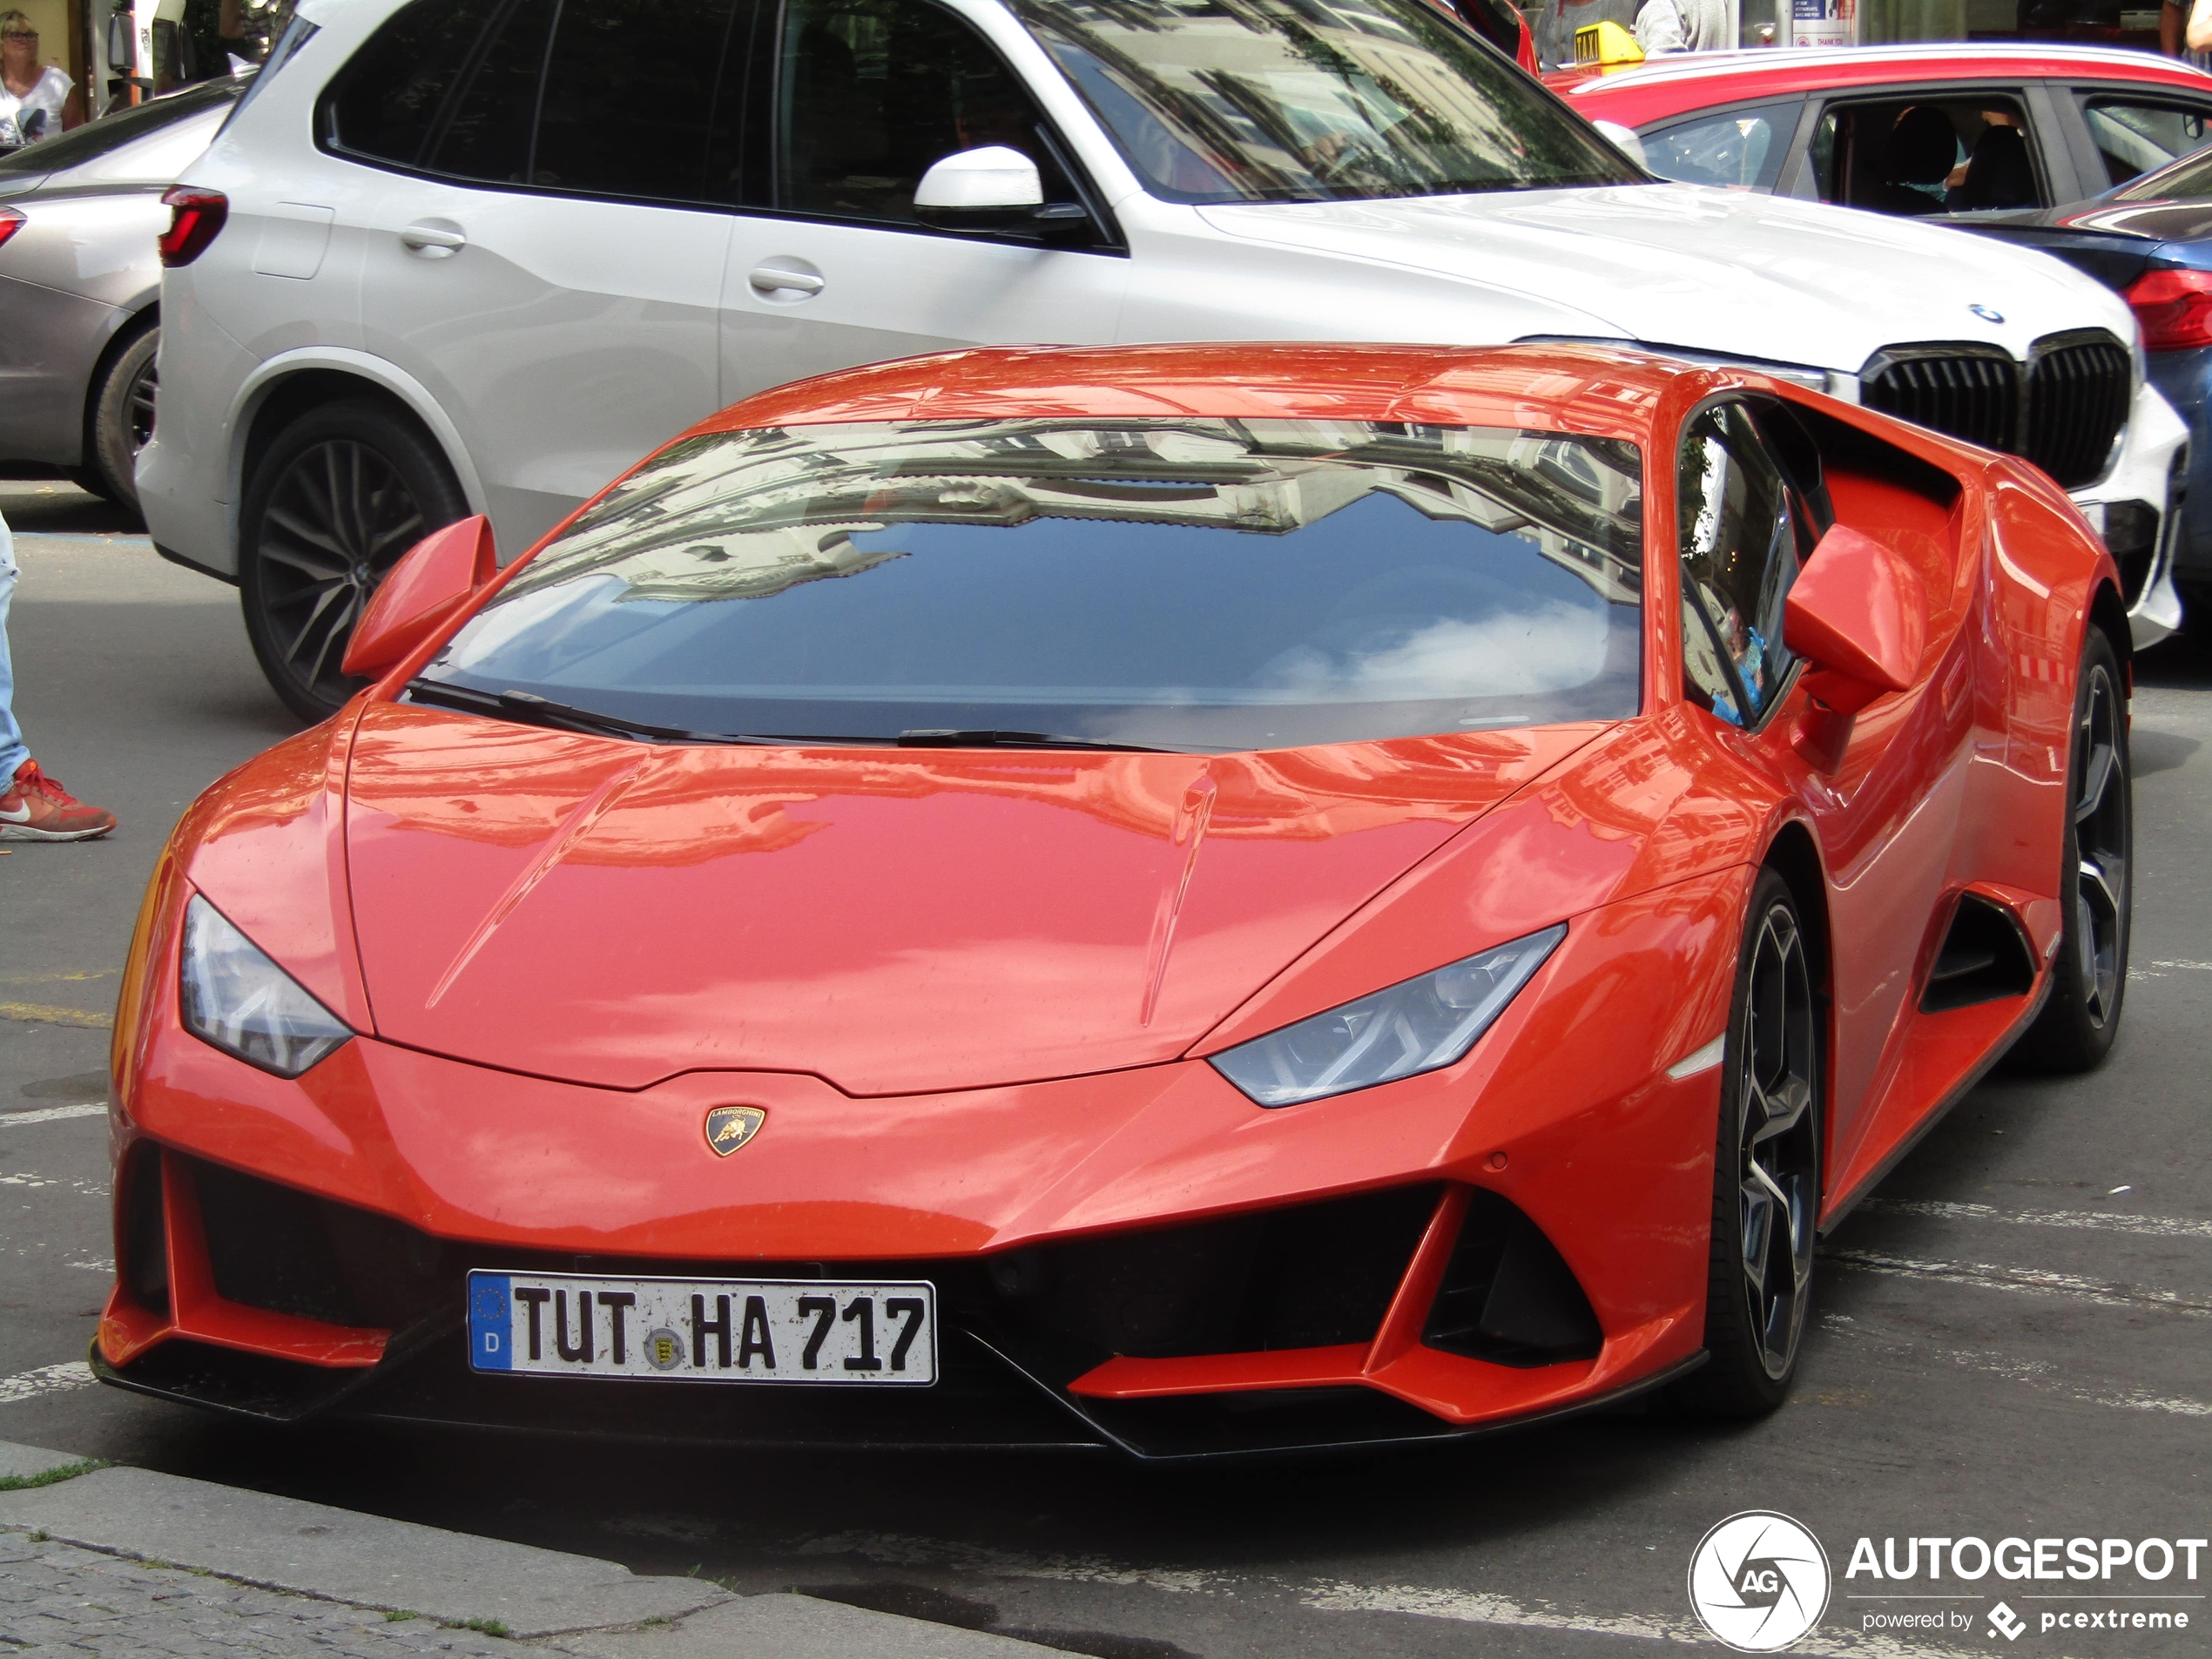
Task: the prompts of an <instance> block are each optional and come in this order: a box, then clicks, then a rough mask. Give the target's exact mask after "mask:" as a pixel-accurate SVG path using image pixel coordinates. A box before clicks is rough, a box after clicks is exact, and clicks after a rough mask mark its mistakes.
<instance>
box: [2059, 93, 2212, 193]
mask: <svg viewBox="0 0 2212 1659" xmlns="http://www.w3.org/2000/svg"><path fill="white" fill-rule="evenodd" d="M2053 91H2054V96H2055V97H2056V98H2058V99H2059V100H2060V101H2061V102H2066V101H2069V100H2070V101H2071V103H2072V105H2073V106H2074V110H2075V111H2078V112H2079V115H2080V133H2079V136H2078V138H2077V140H2076V146H2075V147H2076V154H2075V157H2074V167H2075V171H2076V172H2079V173H2080V174H2081V176H2082V177H2083V179H2085V180H2086V182H2087V188H2086V189H2085V190H2084V191H2083V192H2082V193H2083V194H2084V195H2096V194H2098V193H2100V192H2103V191H2105V190H2107V189H2110V188H2111V187H2112V186H2114V185H2124V184H2126V183H2127V182H2128V180H2129V179H2135V178H2139V177H2141V175H2142V174H2144V173H2147V172H2150V171H2151V169H2153V168H2154V167H2162V166H2164V165H2166V164H2167V163H2168V162H2169V161H2174V160H2178V159H2179V158H2181V157H2182V156H2186V155H2193V154H2195V152H2197V151H2199V150H2202V149H2203V148H2204V147H2205V146H2206V145H2212V98H2191V97H2189V96H2188V94H2187V93H2185V92H2168V91H2165V90H2164V89H2163V88H2160V89H2156V90H2154V89H2151V88H2148V87H2144V88H2140V89H2138V88H2133V87H2124V86H2115V85H2111V84H2107V85H2102V86H2074V87H2068V88H2054V89H2053Z"/></svg>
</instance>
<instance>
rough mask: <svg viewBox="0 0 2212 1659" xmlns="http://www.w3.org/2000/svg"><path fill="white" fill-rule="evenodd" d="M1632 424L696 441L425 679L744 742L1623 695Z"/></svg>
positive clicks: (1236, 745)
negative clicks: (1624, 438) (1591, 433)
mask: <svg viewBox="0 0 2212 1659" xmlns="http://www.w3.org/2000/svg"><path fill="white" fill-rule="evenodd" d="M1640 479H1641V471H1640V463H1639V457H1638V452H1637V450H1636V448H1635V446H1634V445H1633V444H1629V443H1625V442H1619V441H1616V440H1608V439H1575V438H1563V437H1561V436H1559V435H1556V434H1552V433H1542V432H1516V431H1507V430H1494V429H1489V428H1447V427H1404V426H1378V425H1368V424H1364V423H1359V422H1351V421H1340V422H1312V421H1217V420H1182V421H1171V422H1158V421H1110V422H1099V421H1085V422H1069V421H1039V420H1028V421H988V422H962V423H957V424H953V423H921V422H910V423H900V424H895V425H867V426H860V425H853V426H819V427H799V428H785V429H775V428H769V429H765V430H756V431H744V432H732V433H726V434H718V435H713V436H710V437H700V438H693V439H689V440H686V441H685V442H681V443H678V444H677V445H674V446H672V447H671V448H669V449H668V450H666V451H664V453H663V454H661V455H658V456H656V457H655V458H653V459H652V460H651V461H650V462H647V463H646V464H645V466H644V468H642V469H640V470H639V471H638V472H637V473H636V474H635V475H632V476H631V477H630V478H629V479H627V480H625V481H624V482H623V483H622V484H621V485H620V486H618V487H617V489H615V490H614V492H613V493H612V494H611V495H610V496H608V497H607V499H606V500H604V502H600V503H599V504H598V505H597V507H595V508H593V509H591V510H590V512H589V513H588V514H586V515H585V516H583V518H581V519H579V520H578V521H577V523H576V525H575V526H574V527H573V528H572V529H570V532H569V533H568V534H567V535H566V536H563V537H562V538H561V539H560V540H559V541H557V542H555V543H552V544H551V545H550V546H549V547H547V548H546V549H545V550H544V551H543V552H542V553H540V554H539V555H538V556H537V557H536V560H535V561H534V562H533V563H531V564H530V565H529V567H528V568H527V569H525V570H523V572H522V573H521V574H520V576H518V577H516V580H515V581H514V582H513V583H511V584H510V585H509V586H508V587H507V588H506V590H504V591H503V592H502V593H501V595H500V596H499V597H498V598H497V599H496V601H495V602H494V603H493V604H490V605H488V606H487V607H486V608H485V609H484V610H482V612H480V613H479V614H478V615H477V616H476V617H474V618H473V619H472V620H471V621H470V622H469V624H468V625H467V626H466V627H465V628H463V629H462V631H461V632H460V633H459V634H458V635H457V636H455V638H454V640H453V642H452V643H451V644H449V645H448V647H447V648H446V650H445V651H444V652H443V653H442V655H441V656H440V657H439V658H437V660H436V661H435V663H433V664H431V666H430V667H429V669H428V671H427V672H426V676H425V678H428V679H431V680H434V681H442V682H445V683H447V684H449V685H459V686H462V687H466V688H469V689H471V690H474V691H482V692H489V693H492V694H495V695H496V694H497V693H500V692H502V691H522V692H524V693H527V694H529V695H530V696H535V697H539V698H547V699H550V700H551V701H553V702H556V703H559V704H563V705H568V706H569V707H570V708H571V709H584V710H589V711H591V712H593V713H596V714H600V715H606V716H611V717H614V718H619V719H622V720H626V721H631V722H635V723H638V724H641V725H654V726H659V727H664V728H674V729H676V730H678V731H683V732H710V733H718V734H723V735H733V734H739V733H745V734H753V735H765V736H774V737H821V738H849V739H853V740H860V741H874V742H889V741H896V740H897V739H899V738H900V737H901V736H902V735H908V734H912V733H915V732H942V731H946V730H948V729H949V730H955V731H968V732H973V731H978V730H981V731H992V732H1035V733H1042V734H1046V735H1049V736H1051V737H1055V738H1076V739H1080V740H1082V741H1085V742H1093V743H1104V744H1127V745H1141V746H1143V747H1148V748H1173V749H1192V750H1224V751H1225V750H1238V749H1255V748H1275V747H1282V746H1287V745H1299V744H1311V743H1325V742H1337V741H1349V740H1352V739H1359V738H1390V737H1400V736H1409V735H1413V734H1416V733H1434V732H1458V731H1464V730H1470V729H1477V728H1482V727H1489V726H1499V725H1534V724H1539V723H1541V722H1546V721H1553V720H1568V719H1592V718H1620V717H1623V716H1627V715H1629V714H1633V713H1634V712H1635V709H1636V705H1637V698H1638V670H1639V667H1640V663H1641V628H1640V616H1641V611H1640V604H1639V598H1638V594H1639V590H1640V571H1641V567H1642V529H1641V523H1642V513H1641V502H1640V499H1639V498H1640V496H1641V483H1640Z"/></svg>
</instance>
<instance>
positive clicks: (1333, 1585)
mask: <svg viewBox="0 0 2212 1659" xmlns="http://www.w3.org/2000/svg"><path fill="white" fill-rule="evenodd" d="M632 1524H633V1525H634V1524H635V1522H634V1521H633V1523H632ZM799 1553H800V1554H808V1555H860V1556H863V1557H865V1558H866V1559H867V1560H870V1561H880V1562H883V1563H886V1564H898V1565H903V1566H910V1567H931V1568H952V1569H954V1571H958V1572H967V1573H974V1574H978V1575H992V1576H996V1577H1001V1578H1023V1579H1048V1580H1054V1581H1060V1582H1062V1583H1082V1584H1116V1585H1130V1586H1136V1587H1138V1588H1145V1589H1154V1590H1165V1591H1168V1592H1170V1593H1171V1594H1175V1595H1227V1596H1236V1595H1250V1594H1251V1593H1252V1592H1253V1591H1254V1590H1255V1589H1272V1590H1278V1591H1281V1592H1284V1593H1285V1594H1287V1595H1291V1596H1292V1597H1293V1598H1295V1599H1296V1600H1297V1601H1298V1602H1300V1603H1301V1604H1302V1605H1304V1606H1305V1607H1309V1608H1314V1609H1315V1610H1317V1611H1319V1612H1328V1613H1397V1614H1405V1615H1411V1616H1413V1617H1415V1618H1426V1619H1448V1620H1451V1621H1453V1622H1457V1623H1461V1624H1481V1625H1490V1626H1495V1627H1502V1628H1506V1629H1524V1630H1572V1631H1575V1632H1576V1633H1578V1634H1582V1635H1608V1636H1629V1637H1633V1638H1635V1639H1636V1640H1638V1641H1643V1642H1676V1643H1682V1644H1685V1645H1692V1646H1698V1647H1706V1648H1711V1647H1715V1646H1716V1643H1715V1642H1713V1640H1712V1638H1711V1637H1710V1636H1709V1635H1706V1634H1705V1632H1704V1630H1703V1629H1702V1628H1701V1627H1699V1626H1698V1625H1696V1623H1694V1622H1691V1621H1689V1620H1688V1619H1683V1618H1669V1617H1663V1616H1649V1617H1646V1616H1640V1615H1635V1614H1626V1615H1614V1614H1601V1613H1579V1612H1574V1611H1569V1610H1566V1609H1562V1608H1556V1607H1554V1606H1551V1605H1550V1604H1548V1603H1544V1602H1536V1603H1533V1604H1531V1603H1524V1602H1517V1601H1515V1600H1514V1599H1513V1598H1512V1597H1511V1596H1507V1595H1492V1594H1488V1593H1485V1592H1482V1591H1475V1590H1455V1589H1439V1588H1433V1587H1430V1586H1426V1585H1419V1584H1356V1583H1352V1582H1351V1581H1347V1580H1342V1579H1315V1580H1307V1581H1303V1582H1292V1581H1287V1580H1285V1579H1281V1578H1278V1577H1276V1576H1274V1575H1271V1574H1264V1573H1263V1574H1231V1573H1218V1572H1207V1571H1190V1570H1185V1569H1179V1568H1146V1567H1130V1566H1127V1565H1124V1564H1123V1563H1120V1562H1116V1561H1108V1560H1106V1559H1104V1558H1103V1557H1101V1556H1095V1555H1031V1554H1025V1553H1023V1552H1022V1551H1019V1550H1009V1549H996V1548H990V1547H988V1546H986V1545H977V1544H956V1543H943V1542H940V1541H936V1540H934V1539H923V1538H915V1537H911V1536H907V1535H904V1534H896V1533H836V1534H830V1535H828V1536H826V1537H821V1538H816V1539H811V1540H809V1541H807V1542H806V1543H805V1544H803V1545H801V1546H800V1548H799ZM1791 1651H1792V1652H1795V1653H1808V1654H1816V1655H1819V1656H1823V1659H1962V1655H1961V1652H1960V1650H1959V1649H1945V1648H1934V1647H1930V1646H1927V1645H1926V1644H1925V1643H1921V1642H1911V1643H1907V1642H1900V1641H1898V1640H1896V1639H1895V1638H1893V1637H1892V1636H1889V1635H1884V1634H1879V1633H1877V1634H1872V1635H1861V1634H1859V1633H1858V1632H1857V1631H1854V1630H1848V1629H1826V1630H1820V1629H1816V1630H1814V1631H1813V1632H1811V1634H1810V1635H1806V1636H1804V1637H1802V1638H1800V1639H1799V1640H1798V1642H1797V1643H1796V1645H1795V1646H1794V1647H1793V1648H1792V1649H1791Z"/></svg>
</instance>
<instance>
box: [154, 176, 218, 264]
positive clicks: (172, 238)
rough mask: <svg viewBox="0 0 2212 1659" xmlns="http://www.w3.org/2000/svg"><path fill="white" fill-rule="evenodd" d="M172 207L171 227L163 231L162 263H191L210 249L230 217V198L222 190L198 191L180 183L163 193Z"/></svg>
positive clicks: (165, 204)
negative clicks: (208, 247) (216, 235)
mask: <svg viewBox="0 0 2212 1659" xmlns="http://www.w3.org/2000/svg"><path fill="white" fill-rule="evenodd" d="M161 200H162V205H163V206H165V207H167V208H168V210H169V228H168V229H167V230H165V231H164V232H162V233H161V238H160V241H161V262H162V263H163V264H164V265H170V266H176V265H190V264H191V263H192V261H193V260H196V259H198V258H199V256H200V255H201V254H202V253H206V251H207V245H208V244H209V243H210V242H212V241H213V240H214V239H215V233H216V232H218V231H219V230H221V229H222V228H223V221H224V220H225V219H228V218H229V217H230V212H231V202H230V198H229V197H227V196H226V195H224V194H223V192H221V191H219V190H194V189H192V187H191V186H190V185H177V186H176V187H175V188H173V189H172V190H171V191H170V192H168V193H167V194H166V195H165V196H163V197H162V199H161Z"/></svg>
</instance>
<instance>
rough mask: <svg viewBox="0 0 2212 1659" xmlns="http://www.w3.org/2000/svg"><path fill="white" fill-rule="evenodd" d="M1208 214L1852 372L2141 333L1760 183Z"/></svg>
mask: <svg viewBox="0 0 2212 1659" xmlns="http://www.w3.org/2000/svg"><path fill="white" fill-rule="evenodd" d="M1198 211H1199V212H1201V213H1202V215H1203V216H1204V219H1205V220H1206V221H1207V223H1209V224H1210V225H1211V226H1213V227H1214V228H1215V229H1216V230H1217V231H1219V232H1222V233H1226V234H1229V235H1232V236H1238V237H1245V238H1250V239H1254V240H1258V241H1265V242H1273V243H1277V244H1279V245H1283V246H1296V247H1299V248H1303V249H1305V250H1308V251H1311V252H1315V253H1332V254H1337V255H1340V256H1349V257H1352V258H1355V259H1359V260H1375V261H1379V262H1382V263H1386V264H1391V265H1397V266H1413V267H1416V268H1420V269H1425V270H1429V271H1433V272H1436V273H1440V274H1443V275H1447V276H1451V277H1455V278H1458V279H1460V280H1465V281H1467V282H1469V283H1472V284H1477V285H1480V286H1482V287H1489V288H1494V289H1505V290H1510V291H1512V292H1514V293H1517V294H1521V295H1525V296H1529V297H1533V298H1534V299H1535V300H1539V301H1542V302H1547V303H1548V304H1549V305H1551V306H1553V307H1556V308H1557V310H1558V313H1559V318H1560V320H1559V324H1558V332H1559V333H1561V334H1583V333H1591V332H1595V333H1600V334H1605V333H1609V334H1614V335H1616V336H1617V337H1619V338H1621V339H1624V340H1630V341H1641V342H1643V343H1645V344H1649V345H1660V346H1677V347H1687V348H1689V349H1692V350H1695V351H1699V352H1710V353H1714V354H1719V355H1722V356H1726V357H1732V358H1757V359H1762V360H1764V361H1771V362H1777V363H1800V364H1805V365H1808V366H1811V367H1815V368H1825V369H1833V370H1838V371H1840V372H1842V373H1845V374H1857V373H1858V370H1859V369H1860V368H1861V367H1862V366H1863V365H1864V364H1865V361H1866V360H1867V359H1868V358H1869V357H1871V356H1872V355H1873V354H1874V353H1876V352H1877V351H1878V350H1880V349H1881V348H1882V347H1885V346H1891V345H1895V344H1898V343H1900V342H1903V341H1925V340H1942V341H1987V342H1990V343H1993V344H1996V345H2000V346H2003V347H2006V349H2007V350H2008V351H2010V352H2012V353H2013V354H2014V355H2016V356H2019V357H2022V358H2025V357H2026V356H2027V348H2028V347H2029V345H2030V344H2031V343H2032V342H2033V341H2035V340H2036V339H2038V338H2039V337H2040V336H2041V335H2044V334H2051V333H2054V332H2055V331H2057V330H2060V329H2065V328H2085V327H2103V328H2108V329H2110V330H2111V331H2112V332H2113V333H2114V334H2117V335H2118V336H2119V337H2120V338H2121V339H2122V340H2131V339H2133V338H2134V318H2133V316H2132V315H2131V314H2129V312H2128V308H2127V307H2125V306H2124V305H2122V304H2121V303H2120V302H2119V301H2118V300H2116V299H2115V298H2114V296H2113V295H2112V294H2111V293H2109V292H2107V290H2105V289H2104V288H2103V287H2101V286H2100V285H2099V284H2097V283H2095V282H2094V281H2091V280H2088V279H2087V278H2085V277H2083V276H2081V275H2080V274H2079V273H2076V272H2074V271H2072V270H2070V269H2068V268H2067V267H2066V266H2062V265H2060V264H2059V263H2057V262H2056V261H2054V260H2047V259H2044V258H2042V257H2040V256H2039V255H2037V254H2034V253H2027V252H2025V251H2023V250H2020V249H2016V248H2013V247H2008V246H2006V245H2005V244H2003V243H2001V242H1997V241H1994V240H1992V239H1987V238H1979V237H1974V238H1970V237H1962V236H1959V235H1958V234H1957V233H1954V232H1952V231H1948V230H1946V229H1943V228H1941V227H1939V226H1927V225H1920V224H1916V223H1914V222H1913V221H1912V220H1910V219H1890V218H1885V217H1884V216H1882V215H1880V214H1877V213H1866V212H1857V211H1855V210H1852V209H1850V208H1843V207H1830V206H1824V205H1823V204H1821V203H1817V202H1804V201H1797V200H1795V199H1791V198H1789V197H1782V196H1768V195H1761V194H1757V193H1755V192H1739V191H1727V190H1712V189H1707V188H1704V187H1703V186H1700V185H1676V184H1661V185H1623V186H1616V187H1608V188H1604V189H1590V190H1551V191H1531V192H1518V193H1514V192H1494V193H1490V194H1486V195H1480V196H1445V197H1420V198H1413V199H1406V200H1402V201H1360V202H1295V203H1269V204H1255V205H1251V206H1245V205H1236V206H1209V207H1204V208H1201V209H1200V210H1198ZM1977 306H1979V307H1985V308H1986V309H1987V310H1988V311H1991V312H1994V313H1995V314H1998V315H1999V316H2000V317H2001V319H2002V320H2001V321H1996V322H1993V321H1991V320H1988V319H1987V318H1986V317H1985V316H1984V315H1983V314H1981V313H1979V312H1977V311H1976V310H1975V309H1973V307H1977ZM1592 322H1595V324H1596V325H1597V327H1595V329H1592V328H1591V327H1589V324H1590V323H1592Z"/></svg>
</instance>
